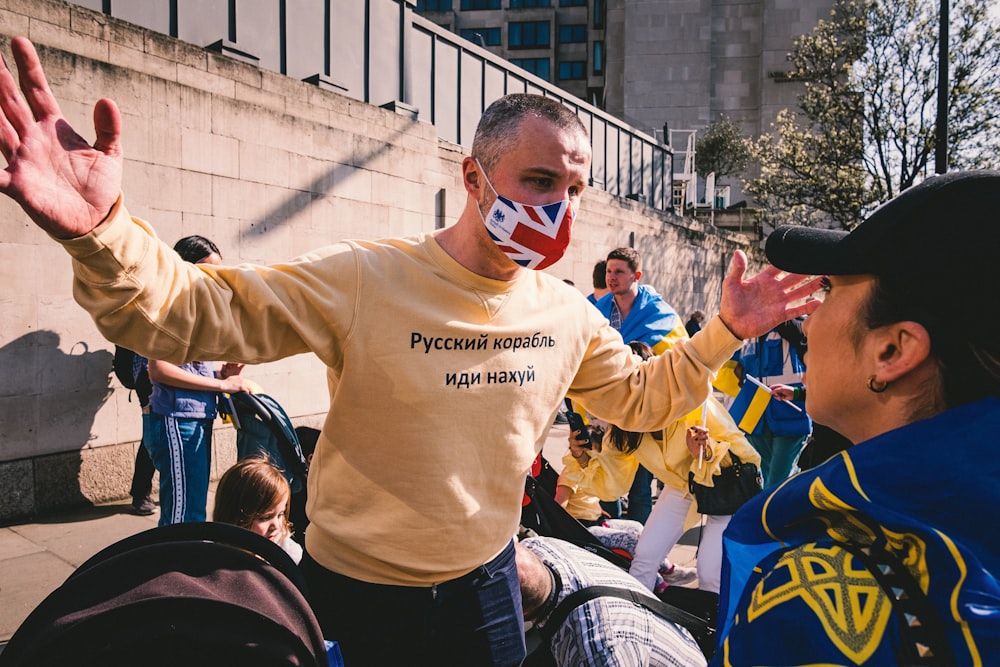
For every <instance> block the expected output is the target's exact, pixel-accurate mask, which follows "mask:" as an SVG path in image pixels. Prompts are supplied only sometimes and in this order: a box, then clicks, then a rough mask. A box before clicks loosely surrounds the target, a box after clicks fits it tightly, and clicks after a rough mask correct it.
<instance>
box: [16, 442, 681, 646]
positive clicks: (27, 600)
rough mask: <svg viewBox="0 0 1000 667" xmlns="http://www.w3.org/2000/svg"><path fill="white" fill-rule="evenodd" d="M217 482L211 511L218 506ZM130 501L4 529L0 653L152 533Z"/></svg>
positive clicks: (551, 448)
mask: <svg viewBox="0 0 1000 667" xmlns="http://www.w3.org/2000/svg"><path fill="white" fill-rule="evenodd" d="M567 436H568V427H567V426H566V425H565V424H555V425H553V427H552V429H551V431H550V433H549V438H548V441H547V442H546V444H545V447H544V449H543V453H544V455H545V457H546V458H547V459H548V460H549V462H550V463H551V464H552V465H553V466H554V467H556V469H557V470H558V469H559V468H561V466H562V464H561V459H562V456H563V454H564V453H565V452H566V447H567V443H566V441H567ZM214 491H215V483H214V482H213V484H212V486H211V488H210V489H209V499H208V507H209V508H211V507H212V506H213V505H214ZM130 503H131V500H130V499H125V500H122V501H119V502H116V503H109V504H104V505H97V506H88V507H82V508H78V509H72V510H66V511H61V512H57V513H52V514H47V515H44V516H38V517H33V518H32V519H30V520H27V521H25V522H24V523H15V524H8V525H6V526H3V527H0V650H2V647H3V645H4V644H5V643H6V642H7V640H9V639H10V637H11V635H13V634H14V631H15V630H17V628H18V626H20V625H21V623H22V622H23V621H24V619H25V618H26V617H27V616H28V614H29V613H31V611H32V610H33V609H34V608H35V607H36V606H37V605H38V604H39V603H40V602H41V601H42V600H44V599H45V597H46V596H48V594H49V593H51V592H52V591H54V590H55V589H56V588H58V587H59V585H60V584H62V583H63V581H65V580H66V577H68V576H69V575H70V573H72V572H73V570H75V569H76V568H77V567H79V566H80V565H81V564H83V563H84V562H85V561H86V560H87V559H88V558H90V557H91V556H93V555H94V554H96V553H97V552H99V551H100V550H101V549H104V548H105V547H107V546H109V545H111V544H114V543H115V542H117V541H119V540H121V539H124V538H126V537H128V536H130V535H134V534H136V533H140V532H142V531H144V530H148V529H150V528H154V527H155V526H156V523H157V520H158V518H159V508H157V512H156V513H154V514H152V515H151V516H136V515H134V514H132V512H131V504H130ZM695 553H696V547H695V546H693V544H692V539H691V537H690V532H689V534H685V536H684V537H683V538H682V539H681V541H680V543H679V544H678V545H677V546H675V547H674V549H673V550H672V551H671V552H670V558H671V560H672V561H673V562H675V563H677V564H679V565H685V566H694V563H695Z"/></svg>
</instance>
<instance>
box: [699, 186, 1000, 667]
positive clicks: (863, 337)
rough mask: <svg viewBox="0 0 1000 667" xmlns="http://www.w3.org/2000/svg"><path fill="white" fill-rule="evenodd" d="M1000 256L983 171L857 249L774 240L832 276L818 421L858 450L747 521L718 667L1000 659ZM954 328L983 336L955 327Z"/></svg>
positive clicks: (853, 241)
mask: <svg viewBox="0 0 1000 667" xmlns="http://www.w3.org/2000/svg"><path fill="white" fill-rule="evenodd" d="M998 248H1000V172H986V171H979V172H956V173H952V174H948V175H945V176H938V177H934V178H931V179H928V180H927V181H925V182H924V183H922V184H921V185H918V186H916V187H913V188H911V189H910V190H907V191H906V192H904V193H903V194H902V195H900V196H899V197H897V198H895V199H893V200H892V201H890V202H889V203H887V204H885V205H884V206H882V207H880V208H879V209H878V210H876V211H875V212H874V213H873V214H872V215H871V216H870V217H869V218H868V219H867V220H866V221H865V222H864V223H862V224H861V225H859V226H858V227H857V228H856V229H855V230H854V231H853V232H851V233H850V234H847V233H845V232H836V231H824V230H815V229H804V228H780V229H778V230H777V231H775V232H774V234H772V235H771V237H769V239H768V242H767V247H766V251H767V256H768V259H769V260H770V261H771V263H772V264H774V265H775V266H777V267H778V268H780V269H783V270H786V271H790V272H798V273H807V274H816V275H823V274H825V275H826V276H827V278H826V286H825V291H826V296H825V301H824V303H823V305H822V306H820V307H819V309H818V310H816V312H815V313H814V314H813V315H812V316H811V317H810V318H808V320H807V321H806V325H805V333H806V335H807V336H808V339H809V352H808V354H807V356H806V365H807V372H806V380H805V381H806V384H807V386H808V387H809V392H808V394H807V396H806V405H807V409H808V411H809V414H810V415H812V416H813V417H814V418H815V419H816V420H817V421H820V422H822V423H824V424H828V425H829V426H831V427H832V428H834V429H835V430H837V431H839V432H840V433H843V434H844V435H845V436H847V437H848V438H849V439H850V440H851V441H852V442H854V443H855V445H854V447H851V448H850V449H848V450H847V451H845V452H842V453H840V454H838V455H836V456H834V457H833V458H831V459H830V460H829V461H827V462H826V463H824V464H822V465H820V466H818V467H817V468H815V469H812V470H809V471H806V472H804V473H802V474H800V475H797V476H795V477H793V478H791V479H790V480H788V481H787V482H786V483H784V484H782V485H781V486H779V487H777V488H775V489H773V490H770V491H769V492H766V493H763V494H760V495H759V496H758V497H757V498H755V499H754V500H753V501H751V502H750V503H748V504H747V505H746V506H745V507H744V508H743V509H742V510H741V511H740V512H739V513H738V514H737V515H736V516H735V517H734V518H733V521H732V523H731V524H730V527H729V529H728V531H727V532H726V535H725V549H726V562H725V566H724V571H723V587H722V595H721V605H722V609H721V614H720V618H721V619H722V620H721V622H720V641H721V644H720V650H719V651H718V653H717V654H716V657H715V662H713V664H731V665H749V664H771V665H802V664H838V665H839V664H862V663H865V664H878V665H899V664H959V665H980V664H986V663H988V662H989V661H991V660H992V661H995V660H997V656H1000V585H998V581H997V576H998V575H1000V532H998V531H997V530H996V527H995V526H993V525H991V524H992V519H991V518H990V517H991V516H992V515H993V513H994V512H995V511H996V508H997V507H1000V456H998V455H997V452H996V448H997V434H998V433H1000V400H998V397H1000V331H998V328H1000V313H998V304H1000V300H998V299H997V298H996V289H995V288H994V283H995V282H996V268H995V266H996V260H997V256H998V252H1000V251H998ZM956 309H957V310H960V311H964V312H969V313H976V314H978V315H979V317H978V318H977V319H976V321H975V322H974V323H973V324H970V325H969V326H966V327H962V328H958V327H955V326H954V325H953V322H952V321H951V320H952V317H951V316H952V314H953V313H954V312H955V310H956ZM789 630H793V631H791V632H790V631H789ZM928 656H933V657H928Z"/></svg>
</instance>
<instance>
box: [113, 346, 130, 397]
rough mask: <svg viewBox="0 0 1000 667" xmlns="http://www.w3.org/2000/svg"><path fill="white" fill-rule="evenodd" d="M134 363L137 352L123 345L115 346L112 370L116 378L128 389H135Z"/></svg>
mask: <svg viewBox="0 0 1000 667" xmlns="http://www.w3.org/2000/svg"><path fill="white" fill-rule="evenodd" d="M134 363H135V352H133V351H132V350H129V349H127V348H124V347H122V346H121V345H115V360H114V361H113V362H112V368H113V369H114V371H115V377H116V378H118V381H119V382H121V383H122V386H123V387H125V388H126V389H135V375H134V374H133V372H132V366H133V364H134Z"/></svg>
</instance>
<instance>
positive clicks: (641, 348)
mask: <svg viewBox="0 0 1000 667" xmlns="http://www.w3.org/2000/svg"><path fill="white" fill-rule="evenodd" d="M628 346H629V347H630V348H632V351H633V352H635V353H636V354H637V355H638V356H640V357H642V360H643V361H646V360H647V359H652V358H653V356H654V352H653V348H651V347H650V346H649V345H647V344H646V343H643V342H642V341H638V340H634V341H632V342H630V343H629V344H628ZM604 437H605V439H606V441H607V442H610V443H611V446H612V447H614V448H615V449H617V450H618V451H620V452H624V453H626V454H631V453H632V452H634V451H635V450H637V449H639V443H640V442H642V433H636V432H635V431H623V430H622V429H620V428H618V427H617V426H615V425H614V424H611V426H610V428H609V429H608V432H607V434H606V435H605V436H604Z"/></svg>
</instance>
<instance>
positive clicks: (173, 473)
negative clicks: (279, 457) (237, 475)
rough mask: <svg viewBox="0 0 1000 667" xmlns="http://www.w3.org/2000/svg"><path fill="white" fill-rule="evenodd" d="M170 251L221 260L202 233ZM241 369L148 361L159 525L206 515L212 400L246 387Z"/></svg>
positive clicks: (150, 440)
mask: <svg viewBox="0 0 1000 667" xmlns="http://www.w3.org/2000/svg"><path fill="white" fill-rule="evenodd" d="M174 250H176V251H177V253H178V254H179V255H180V256H181V257H183V258H184V259H185V260H187V261H189V262H191V263H193V264H210V265H217V264H221V263H222V256H221V255H220V254H219V249H218V248H217V247H216V245H215V244H214V243H212V242H211V241H210V240H208V239H206V238H204V237H202V236H186V237H184V238H182V239H181V240H180V241H178V242H177V243H176V244H175V245H174ZM242 370H243V365H242V364H228V363H227V364H223V365H222V368H221V369H220V370H219V372H218V373H216V370H215V363H214V362H207V361H192V362H190V363H186V364H183V365H181V366H177V365H174V364H171V363H168V362H166V361H160V360H156V359H150V360H149V368H148V371H149V379H150V381H151V382H152V385H153V393H152V395H151V396H150V399H149V403H150V411H151V413H152V414H151V417H150V421H149V424H150V434H149V438H148V440H146V441H145V444H146V446H147V448H148V449H149V456H150V458H151V459H152V460H153V465H154V466H155V467H156V470H157V471H158V472H159V473H160V521H159V525H161V526H164V525H167V524H172V523H184V522H188V521H204V520H205V516H206V506H207V504H208V482H209V474H210V471H211V463H212V422H213V421H214V420H215V415H216V404H217V401H218V396H219V392H227V393H237V392H242V391H249V390H250V387H249V385H248V384H247V382H246V380H244V379H243V378H242V377H241V376H240V372H242Z"/></svg>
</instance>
